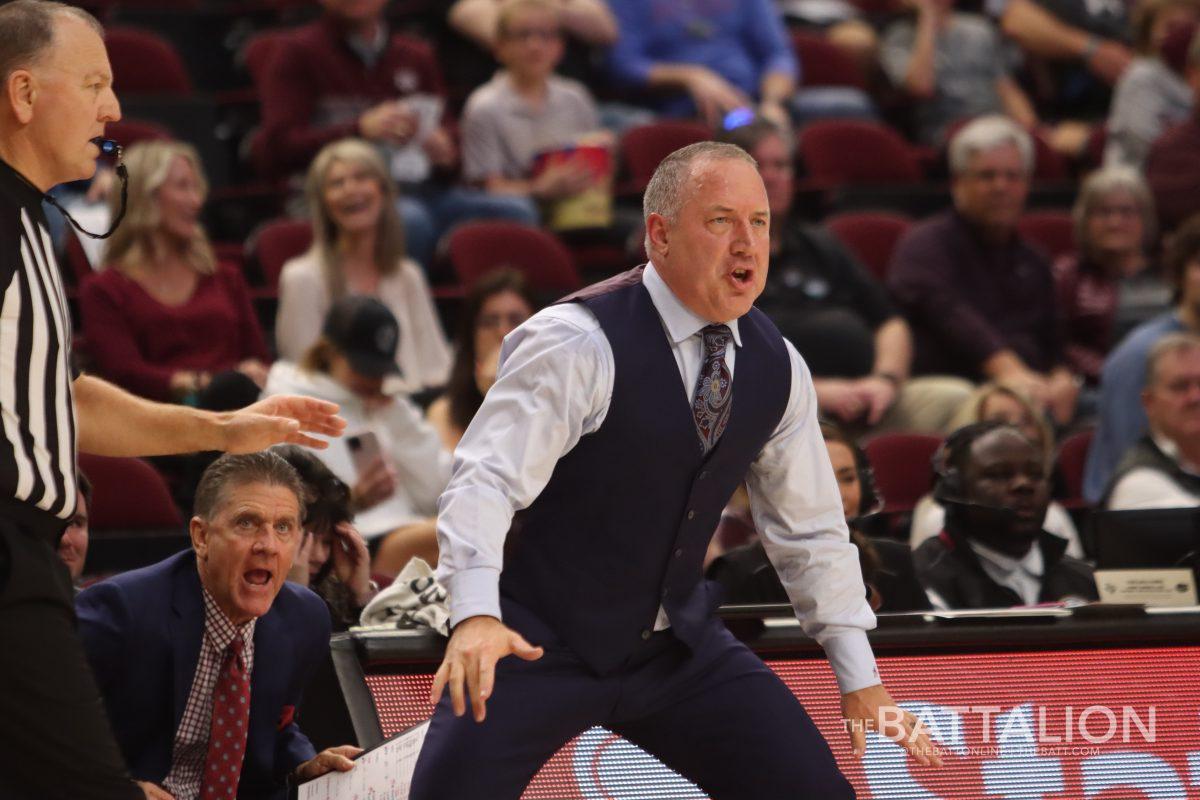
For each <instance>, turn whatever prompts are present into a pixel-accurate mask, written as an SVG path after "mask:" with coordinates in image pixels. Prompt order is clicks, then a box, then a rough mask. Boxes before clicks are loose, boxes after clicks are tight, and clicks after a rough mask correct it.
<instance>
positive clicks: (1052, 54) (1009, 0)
mask: <svg viewBox="0 0 1200 800" xmlns="http://www.w3.org/2000/svg"><path fill="white" fill-rule="evenodd" d="M1129 5H1131V4H1129ZM983 7H984V9H985V10H986V12H987V13H988V14H989V15H990V16H992V17H993V18H994V19H996V20H997V21H998V22H999V24H1000V29H1001V30H1002V31H1003V32H1004V34H1005V36H1007V37H1009V38H1010V39H1013V40H1015V41H1016V43H1017V44H1018V45H1020V47H1021V49H1022V50H1024V51H1025V53H1026V54H1027V55H1028V56H1033V57H1034V59H1035V63H1034V67H1035V69H1038V68H1039V67H1041V69H1039V71H1041V72H1042V73H1043V74H1048V79H1047V80H1044V81H1043V82H1044V83H1045V84H1046V87H1047V90H1048V91H1047V92H1046V95H1047V96H1045V97H1043V98H1041V99H1042V101H1044V102H1045V103H1046V105H1047V107H1048V108H1051V109H1053V110H1054V111H1055V113H1056V114H1059V115H1062V116H1066V117H1076V116H1080V115H1082V116H1084V117H1085V118H1095V117H1096V116H1098V115H1102V114H1103V113H1104V112H1105V111H1106V110H1107V106H1108V87H1109V86H1112V85H1113V84H1115V83H1116V82H1117V80H1118V79H1119V78H1120V77H1121V75H1122V74H1123V73H1124V72H1125V70H1126V69H1127V68H1128V67H1129V65H1130V64H1131V63H1132V61H1133V51H1132V50H1131V49H1130V47H1129V41H1130V25H1129V11H1128V5H1127V4H1126V3H1123V2H1114V3H1094V2H1087V0H987V2H985V3H984V4H983ZM1043 63H1044V66H1043ZM1045 67H1051V69H1049V70H1048V71H1047V70H1046V69H1045ZM1059 149H1060V150H1065V149H1066V148H1065V147H1063V146H1060V147H1059Z"/></svg>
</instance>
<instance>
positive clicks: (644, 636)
mask: <svg viewBox="0 0 1200 800" xmlns="http://www.w3.org/2000/svg"><path fill="white" fill-rule="evenodd" d="M649 638H650V629H649V628H646V630H644V631H642V641H645V640H647V639H649Z"/></svg>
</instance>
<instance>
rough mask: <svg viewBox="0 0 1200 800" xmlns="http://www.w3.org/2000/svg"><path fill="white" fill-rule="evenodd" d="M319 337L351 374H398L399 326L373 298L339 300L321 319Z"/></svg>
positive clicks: (360, 296) (346, 297)
mask: <svg viewBox="0 0 1200 800" xmlns="http://www.w3.org/2000/svg"><path fill="white" fill-rule="evenodd" d="M322 333H324V335H325V338H326V339H328V340H329V341H330V342H332V343H333V345H334V347H336V348H337V349H338V352H340V353H341V354H342V355H344V356H345V357H346V360H347V361H349V362H350V366H351V367H353V368H354V371H355V372H358V373H361V374H363V375H368V376H370V377H372V378H382V377H383V376H385V375H395V374H397V373H399V372H400V368H399V367H398V366H397V365H396V348H397V346H399V344H400V325H399V323H397V322H396V318H395V317H394V316H392V312H391V311H388V308H387V306H385V305H384V304H383V303H381V302H379V301H378V300H376V299H375V298H374V297H365V296H362V295H347V296H345V297H342V298H341V299H340V300H338V301H337V302H335V303H334V304H333V307H332V308H330V309H329V313H328V314H326V315H325V328H324V330H323V331H322Z"/></svg>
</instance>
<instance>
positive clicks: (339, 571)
mask: <svg viewBox="0 0 1200 800" xmlns="http://www.w3.org/2000/svg"><path fill="white" fill-rule="evenodd" d="M273 450H274V452H275V453H277V454H279V455H280V456H281V457H282V458H283V459H284V460H285V461H287V462H288V463H289V464H291V465H292V469H294V470H296V474H297V475H299V476H300V482H301V483H302V484H303V485H304V493H305V505H304V522H303V527H304V536H303V538H302V539H301V541H300V546H299V547H298V548H297V549H296V559H295V560H294V561H293V562H292V569H291V572H289V573H288V580H289V581H292V582H293V583H298V584H299V585H301V586H307V587H308V588H310V589H312V590H313V591H314V592H316V593H317V594H318V595H320V597H321V599H322V600H324V601H325V605H327V606H329V616H330V618H331V619H332V620H333V629H334V630H335V631H344V630H347V629H348V628H350V627H351V626H353V625H357V624H358V620H359V617H360V616H361V615H362V610H363V609H364V608H366V607H367V603H369V602H371V600H372V598H374V597H375V595H376V594H378V593H379V585H378V584H376V583H375V582H374V581H372V580H371V553H370V552H369V551H368V550H367V543H366V541H365V540H364V539H363V537H362V534H361V533H359V532H358V529H357V528H355V527H354V511H353V509H351V507H350V487H349V486H347V485H346V484H345V482H343V481H342V480H341V479H340V478H338V476H336V475H334V474H333V473H332V472H330V471H329V467H327V466H325V465H324V464H323V463H322V462H321V459H319V458H317V457H316V456H315V455H313V454H312V453H311V452H310V451H308V450H305V449H304V448H303V447H297V446H296V445H294V444H287V445H281V446H278V447H275V448H273Z"/></svg>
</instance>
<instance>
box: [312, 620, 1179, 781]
mask: <svg viewBox="0 0 1200 800" xmlns="http://www.w3.org/2000/svg"><path fill="white" fill-rule="evenodd" d="M430 641H432V638H431V637H430V638H425V639H424V644H423V645H422V646H423V648H424V650H425V651H426V652H425V653H424V656H423V657H422V656H421V654H420V652H419V650H420V649H421V647H422V646H415V645H414V641H413V638H412V637H411V636H410V637H407V638H406V637H405V636H404V635H402V634H392V635H391V636H390V637H384V638H379V637H376V636H370V637H361V638H360V637H356V636H347V637H343V638H341V639H340V640H338V639H336V638H335V642H334V660H335V663H336V664H337V666H338V674H339V679H340V680H341V682H342V685H343V689H344V690H346V694H347V699H348V701H349V706H350V710H351V716H352V717H354V723H355V729H356V731H358V732H359V738H360V742H361V743H363V744H364V745H370V744H372V743H374V742H375V741H378V740H379V739H380V738H382V737H386V736H390V735H392V734H394V733H397V732H399V731H401V730H404V729H406V728H408V727H410V726H412V725H414V724H417V723H419V722H422V721H424V720H425V719H427V718H428V716H429V714H430V711H431V706H430V705H429V702H428V697H429V688H430V685H431V684H432V672H433V670H434V669H435V668H436V664H437V660H438V658H440V651H438V652H437V653H431V652H428V651H429V646H428V642H430ZM872 641H873V644H874V645H875V648H876V652H877V654H878V660H879V670H880V673H881V675H882V676H883V680H884V682H885V684H886V685H887V686H888V688H889V689H890V690H891V692H892V694H893V696H895V697H896V698H897V699H899V700H900V701H901V705H902V706H903V707H904V708H905V709H906V710H908V711H911V712H912V713H914V714H916V715H917V716H918V717H920V718H921V719H922V721H923V722H924V723H925V725H926V726H927V728H928V730H929V732H930V734H931V736H932V737H933V738H934V739H935V740H936V742H937V744H938V746H939V748H940V749H941V752H942V760H943V762H944V764H945V766H944V767H943V768H941V769H932V768H927V767H922V766H920V765H919V764H917V763H916V762H914V761H912V760H911V759H909V758H907V756H906V755H905V753H904V752H903V751H902V750H901V749H900V748H899V746H897V745H896V744H894V743H893V742H891V741H890V740H887V739H884V738H883V737H880V736H878V735H876V734H870V735H869V736H868V746H867V752H866V755H865V756H864V757H863V759H862V760H859V759H856V758H855V757H854V756H853V754H852V753H851V752H850V746H849V737H848V735H847V734H846V733H845V731H844V730H843V728H842V722H841V716H840V714H839V707H838V693H837V686H836V684H835V682H834V679H833V673H832V672H831V670H830V668H829V665H828V663H827V662H826V661H825V660H824V659H823V658H820V657H819V656H820V651H819V650H815V649H814V645H813V643H812V642H811V641H809V640H807V639H806V638H804V637H803V635H802V634H800V633H799V630H798V628H797V629H795V630H793V631H779V630H768V631H766V632H765V634H761V635H758V636H754V637H748V643H750V644H751V646H753V647H754V648H755V649H756V650H757V651H758V652H759V653H760V655H762V656H763V658H764V660H766V662H767V664H768V665H770V667H771V668H772V669H773V670H775V672H776V673H777V674H778V675H779V676H780V678H781V679H782V680H783V681H784V683H785V684H786V685H787V686H788V688H790V689H791V690H792V692H793V693H794V694H795V695H796V696H797V697H798V698H799V699H800V701H801V702H802V703H803V704H804V707H805V708H806V709H807V710H808V713H809V714H810V715H811V716H812V718H813V720H814V722H815V723H816V724H817V726H818V727H819V728H820V729H821V732H822V733H823V734H824V735H825V738H826V740H827V741H828V742H829V743H830V746H831V747H832V749H833V752H834V754H835V755H836V756H837V758H838V762H839V764H840V765H841V768H842V770H843V772H844V773H845V774H846V776H847V777H848V778H849V779H850V781H851V783H853V784H854V787H855V789H856V790H857V792H858V796H859V797H860V798H877V799H878V800H883V799H884V798H891V799H895V800H900V799H901V798H904V799H906V800H907V799H909V798H911V799H913V800H916V799H917V798H921V799H922V800H926V799H928V800H933V799H939V798H940V799H941V800H968V799H973V798H979V799H980V800H984V799H985V798H1005V799H1009V800H1039V799H1041V800H1093V799H1094V800H1160V799H1161V800H1167V799H1168V798H1171V799H1174V798H1180V799H1182V798H1200V615H1188V616H1186V617H1184V616H1180V617H1171V618H1153V617H1145V618H1142V619H1137V620H1130V619H1118V620H1115V621H1114V620H1108V621H1105V620H1098V619H1089V620H1079V621H1077V620H1071V619H1065V620H1056V621H1054V622H1053V623H1051V624H1047V623H1044V622H1043V623H1032V624H1031V623H1020V624H1014V623H1007V624H1000V625H997V624H988V625H980V626H970V627H968V626H964V625H963V624H961V623H958V624H955V625H952V626H939V625H936V624H929V623H925V624H917V625H912V624H909V625H906V626H902V627H897V628H884V629H881V630H879V631H875V632H872ZM1192 643H1195V644H1192ZM356 706H357V708H356ZM711 724H712V725H713V727H715V728H719V727H720V726H721V720H720V719H713V720H712V721H711ZM731 735H736V733H735V732H731ZM796 796H797V797H805V796H806V795H805V794H804V791H803V787H797V795H796ZM524 797H525V798H528V800H550V799H551V798H554V800H559V799H560V798H561V799H564V800H565V799H566V798H580V799H581V800H650V798H656V799H657V798H661V799H663V800H666V798H672V799H676V798H677V799H678V800H702V798H705V797H706V795H705V794H704V793H703V792H702V791H700V790H699V789H697V788H696V787H695V786H694V785H692V784H691V783H689V782H688V781H686V780H684V779H683V778H681V777H680V776H679V775H677V774H676V773H674V772H672V771H671V770H669V769H668V768H666V767H665V766H663V765H662V764H661V763H660V762H658V761H657V760H656V759H654V758H653V757H651V756H649V755H648V754H646V753H645V752H643V751H642V750H640V749H639V748H637V747H635V746H633V745H631V744H630V743H628V742H626V741H624V740H623V739H621V738H620V737H617V736H615V735H613V734H611V733H609V732H608V731H606V730H604V729H602V728H594V729H592V730H590V731H587V732H585V733H584V734H583V735H581V736H579V737H578V738H576V739H575V740H574V741H572V742H570V743H569V744H567V745H566V746H565V747H563V748H562V750H560V751H559V752H558V753H557V754H556V755H555V756H554V757H553V758H552V759H551V760H550V761H549V762H548V763H547V764H546V765H545V766H544V767H543V769H542V770H541V771H540V772H539V773H538V775H537V776H536V778H535V779H534V780H533V782H532V783H531V784H530V785H529V787H528V789H527V790H526V792H525V794H524Z"/></svg>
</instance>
